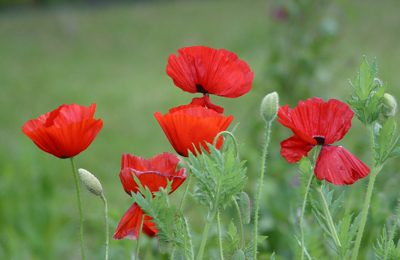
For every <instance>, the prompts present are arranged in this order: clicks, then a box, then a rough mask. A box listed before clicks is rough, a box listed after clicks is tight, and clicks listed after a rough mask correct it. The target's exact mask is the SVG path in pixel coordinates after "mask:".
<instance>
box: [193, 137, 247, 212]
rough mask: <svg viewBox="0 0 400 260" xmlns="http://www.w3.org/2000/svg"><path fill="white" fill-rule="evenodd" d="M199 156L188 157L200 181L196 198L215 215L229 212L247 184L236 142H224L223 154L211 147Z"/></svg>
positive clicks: (226, 140)
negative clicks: (227, 208) (233, 200)
mask: <svg viewBox="0 0 400 260" xmlns="http://www.w3.org/2000/svg"><path fill="white" fill-rule="evenodd" d="M208 148H209V150H210V153H208V152H207V151H206V150H205V149H204V148H203V147H202V148H201V149H202V153H201V154H200V155H197V156H194V155H193V154H189V160H188V165H189V168H190V170H191V172H192V173H193V176H194V177H195V178H196V180H197V184H196V188H195V191H194V194H193V196H194V198H195V199H196V200H197V201H199V202H200V203H201V204H203V205H206V206H207V207H208V208H209V209H210V212H213V213H212V214H215V213H216V212H217V210H221V209H224V208H226V207H227V206H228V205H229V204H230V203H231V202H232V198H233V197H235V196H237V195H238V194H239V193H240V192H241V191H242V190H243V188H244V186H245V184H246V180H247V177H246V168H245V166H244V164H245V161H240V159H239V157H238V155H237V150H236V146H235V143H234V141H233V140H230V139H225V141H224V144H223V146H222V148H221V149H220V150H218V149H217V148H216V147H215V146H214V145H211V144H208Z"/></svg>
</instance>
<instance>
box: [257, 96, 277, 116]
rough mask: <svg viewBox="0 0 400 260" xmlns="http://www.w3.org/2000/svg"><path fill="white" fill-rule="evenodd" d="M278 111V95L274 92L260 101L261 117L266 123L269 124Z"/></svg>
mask: <svg viewBox="0 0 400 260" xmlns="http://www.w3.org/2000/svg"><path fill="white" fill-rule="evenodd" d="M278 109H279V95H278V93H276V92H275V91H274V92H272V93H269V94H268V95H266V96H265V97H264V98H263V100H262V101H261V108H260V112H261V116H262V117H263V118H264V120H265V121H266V122H271V121H273V120H274V119H275V118H276V114H277V113H278Z"/></svg>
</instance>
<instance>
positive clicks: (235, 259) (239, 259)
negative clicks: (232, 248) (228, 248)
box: [232, 249, 246, 260]
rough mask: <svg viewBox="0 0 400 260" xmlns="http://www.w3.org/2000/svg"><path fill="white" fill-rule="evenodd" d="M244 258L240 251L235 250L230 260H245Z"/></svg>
mask: <svg viewBox="0 0 400 260" xmlns="http://www.w3.org/2000/svg"><path fill="white" fill-rule="evenodd" d="M245 259H246V256H245V254H244V252H243V251H242V250H241V249H238V250H236V252H235V253H234V254H233V256H232V260H245Z"/></svg>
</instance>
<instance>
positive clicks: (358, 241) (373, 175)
mask: <svg viewBox="0 0 400 260" xmlns="http://www.w3.org/2000/svg"><path fill="white" fill-rule="evenodd" d="M381 170H382V165H378V166H376V167H374V168H373V169H372V171H371V175H370V177H369V183H368V187H367V194H366V195H365V200H364V205H363V208H362V211H361V220H360V226H359V227H358V232H357V237H356V242H355V243H354V249H353V254H352V256H351V259H352V260H357V259H358V253H359V251H360V245H361V240H362V237H363V233H364V228H365V224H366V223H367V217H368V211H369V206H370V204H371V198H372V191H373V190H374V184H375V179H376V176H377V175H378V173H379V172H380V171H381Z"/></svg>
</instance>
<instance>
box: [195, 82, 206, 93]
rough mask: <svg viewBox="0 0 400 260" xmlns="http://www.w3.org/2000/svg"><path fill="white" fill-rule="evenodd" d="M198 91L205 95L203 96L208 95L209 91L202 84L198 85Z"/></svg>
mask: <svg viewBox="0 0 400 260" xmlns="http://www.w3.org/2000/svg"><path fill="white" fill-rule="evenodd" d="M196 90H197V92H200V93H203V94H207V91H206V90H205V89H204V88H203V86H202V85H200V84H196Z"/></svg>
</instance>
